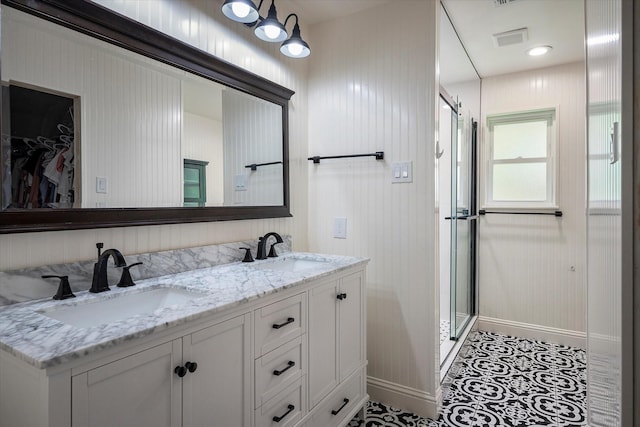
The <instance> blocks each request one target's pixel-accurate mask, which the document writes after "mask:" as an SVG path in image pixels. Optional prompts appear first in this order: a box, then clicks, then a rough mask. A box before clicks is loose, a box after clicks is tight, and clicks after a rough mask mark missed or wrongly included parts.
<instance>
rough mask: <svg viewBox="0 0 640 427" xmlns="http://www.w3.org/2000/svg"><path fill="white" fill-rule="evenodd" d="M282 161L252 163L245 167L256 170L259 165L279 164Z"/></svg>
mask: <svg viewBox="0 0 640 427" xmlns="http://www.w3.org/2000/svg"><path fill="white" fill-rule="evenodd" d="M281 163H282V162H269V163H253V164H250V165H245V166H244V167H245V168H250V169H251V170H252V171H254V170H257V169H258V168H259V167H260V166H269V165H279V164H281Z"/></svg>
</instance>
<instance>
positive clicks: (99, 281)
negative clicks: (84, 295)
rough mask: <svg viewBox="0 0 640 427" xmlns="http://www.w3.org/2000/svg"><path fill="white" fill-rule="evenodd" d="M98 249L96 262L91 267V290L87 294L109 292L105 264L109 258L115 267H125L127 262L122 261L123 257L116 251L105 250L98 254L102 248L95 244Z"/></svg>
mask: <svg viewBox="0 0 640 427" xmlns="http://www.w3.org/2000/svg"><path fill="white" fill-rule="evenodd" d="M96 247H97V248H98V261H97V262H96V263H95V264H94V266H93V280H92V282H91V289H89V292H94V293H97V292H104V291H108V290H109V282H108V281H107V262H108V261H109V257H113V261H114V263H115V265H116V267H125V266H126V265H127V262H126V261H125V260H124V256H122V254H121V253H120V251H119V250H117V249H107V250H106V251H104V252H102V253H101V252H100V250H101V249H102V247H103V244H102V243H97V244H96Z"/></svg>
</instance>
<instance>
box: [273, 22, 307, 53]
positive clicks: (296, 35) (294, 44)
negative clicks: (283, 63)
mask: <svg viewBox="0 0 640 427" xmlns="http://www.w3.org/2000/svg"><path fill="white" fill-rule="evenodd" d="M292 16H295V17H296V25H294V26H293V31H292V32H291V37H289V39H288V40H286V41H284V42H283V43H282V46H280V52H282V54H283V55H286V56H288V57H289V58H305V57H307V56H309V54H311V49H309V45H308V44H307V42H305V41H304V40H302V37H300V26H299V25H298V15H296V14H295V13H292V14H290V15H289V16H287V19H285V21H284V25H285V27H286V26H287V21H288V20H289V18H291V17H292Z"/></svg>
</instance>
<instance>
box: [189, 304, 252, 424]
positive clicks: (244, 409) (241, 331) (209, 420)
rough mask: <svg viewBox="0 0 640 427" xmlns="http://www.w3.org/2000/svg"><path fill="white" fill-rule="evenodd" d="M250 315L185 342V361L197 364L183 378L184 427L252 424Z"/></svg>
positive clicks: (191, 337) (219, 325) (201, 333)
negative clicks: (193, 369)
mask: <svg viewBox="0 0 640 427" xmlns="http://www.w3.org/2000/svg"><path fill="white" fill-rule="evenodd" d="M250 320H251V315H250V314H245V315H242V316H239V317H235V318H233V319H231V320H227V321H226V322H223V323H220V324H217V325H214V326H211V327H208V328H206V329H203V330H201V331H198V332H195V333H193V334H191V335H189V336H186V337H184V338H183V356H184V357H183V359H184V364H186V363H187V362H195V363H197V368H196V370H195V371H194V372H189V373H187V374H186V375H185V377H184V378H183V396H184V399H183V413H184V418H183V422H184V427H191V426H193V427H199V426H229V427H231V426H233V427H249V426H250V423H251V378H250V374H251V351H250V350H251V337H250Z"/></svg>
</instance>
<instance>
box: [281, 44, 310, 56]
mask: <svg viewBox="0 0 640 427" xmlns="http://www.w3.org/2000/svg"><path fill="white" fill-rule="evenodd" d="M280 52H282V54H283V55H286V56H288V57H289V58H305V57H307V56H309V55H310V54H311V50H310V49H309V45H308V44H307V43H305V42H304V40H291V39H289V40H287V41H286V42H284V43H282V46H281V47H280Z"/></svg>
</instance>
